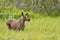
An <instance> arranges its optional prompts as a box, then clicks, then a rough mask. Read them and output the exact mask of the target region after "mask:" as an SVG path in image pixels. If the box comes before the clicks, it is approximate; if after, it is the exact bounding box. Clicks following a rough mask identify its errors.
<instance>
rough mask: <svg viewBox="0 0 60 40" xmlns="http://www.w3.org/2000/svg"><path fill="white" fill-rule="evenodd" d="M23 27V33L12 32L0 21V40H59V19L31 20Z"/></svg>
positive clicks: (43, 18) (4, 22)
mask: <svg viewBox="0 0 60 40" xmlns="http://www.w3.org/2000/svg"><path fill="white" fill-rule="evenodd" d="M25 25H26V26H25V30H24V31H16V30H15V31H14V30H9V29H8V27H7V25H6V21H0V40H60V17H57V18H52V17H42V18H38V19H31V21H30V22H26V24H25Z"/></svg>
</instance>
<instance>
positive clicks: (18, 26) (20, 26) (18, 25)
mask: <svg viewBox="0 0 60 40" xmlns="http://www.w3.org/2000/svg"><path fill="white" fill-rule="evenodd" d="M25 21H30V18H29V17H28V16H27V13H26V14H23V12H22V13H21V18H19V19H16V20H13V19H11V20H8V21H7V22H6V24H7V26H8V28H9V29H14V30H22V31H23V30H24V28H25Z"/></svg>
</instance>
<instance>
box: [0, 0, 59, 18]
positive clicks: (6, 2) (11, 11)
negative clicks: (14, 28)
mask: <svg viewBox="0 0 60 40" xmlns="http://www.w3.org/2000/svg"><path fill="white" fill-rule="evenodd" d="M21 12H29V14H30V17H32V18H34V17H37V16H42V15H43V16H60V1H59V0H0V19H1V18H2V19H8V18H9V17H10V18H18V17H19V16H20V13H21Z"/></svg>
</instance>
